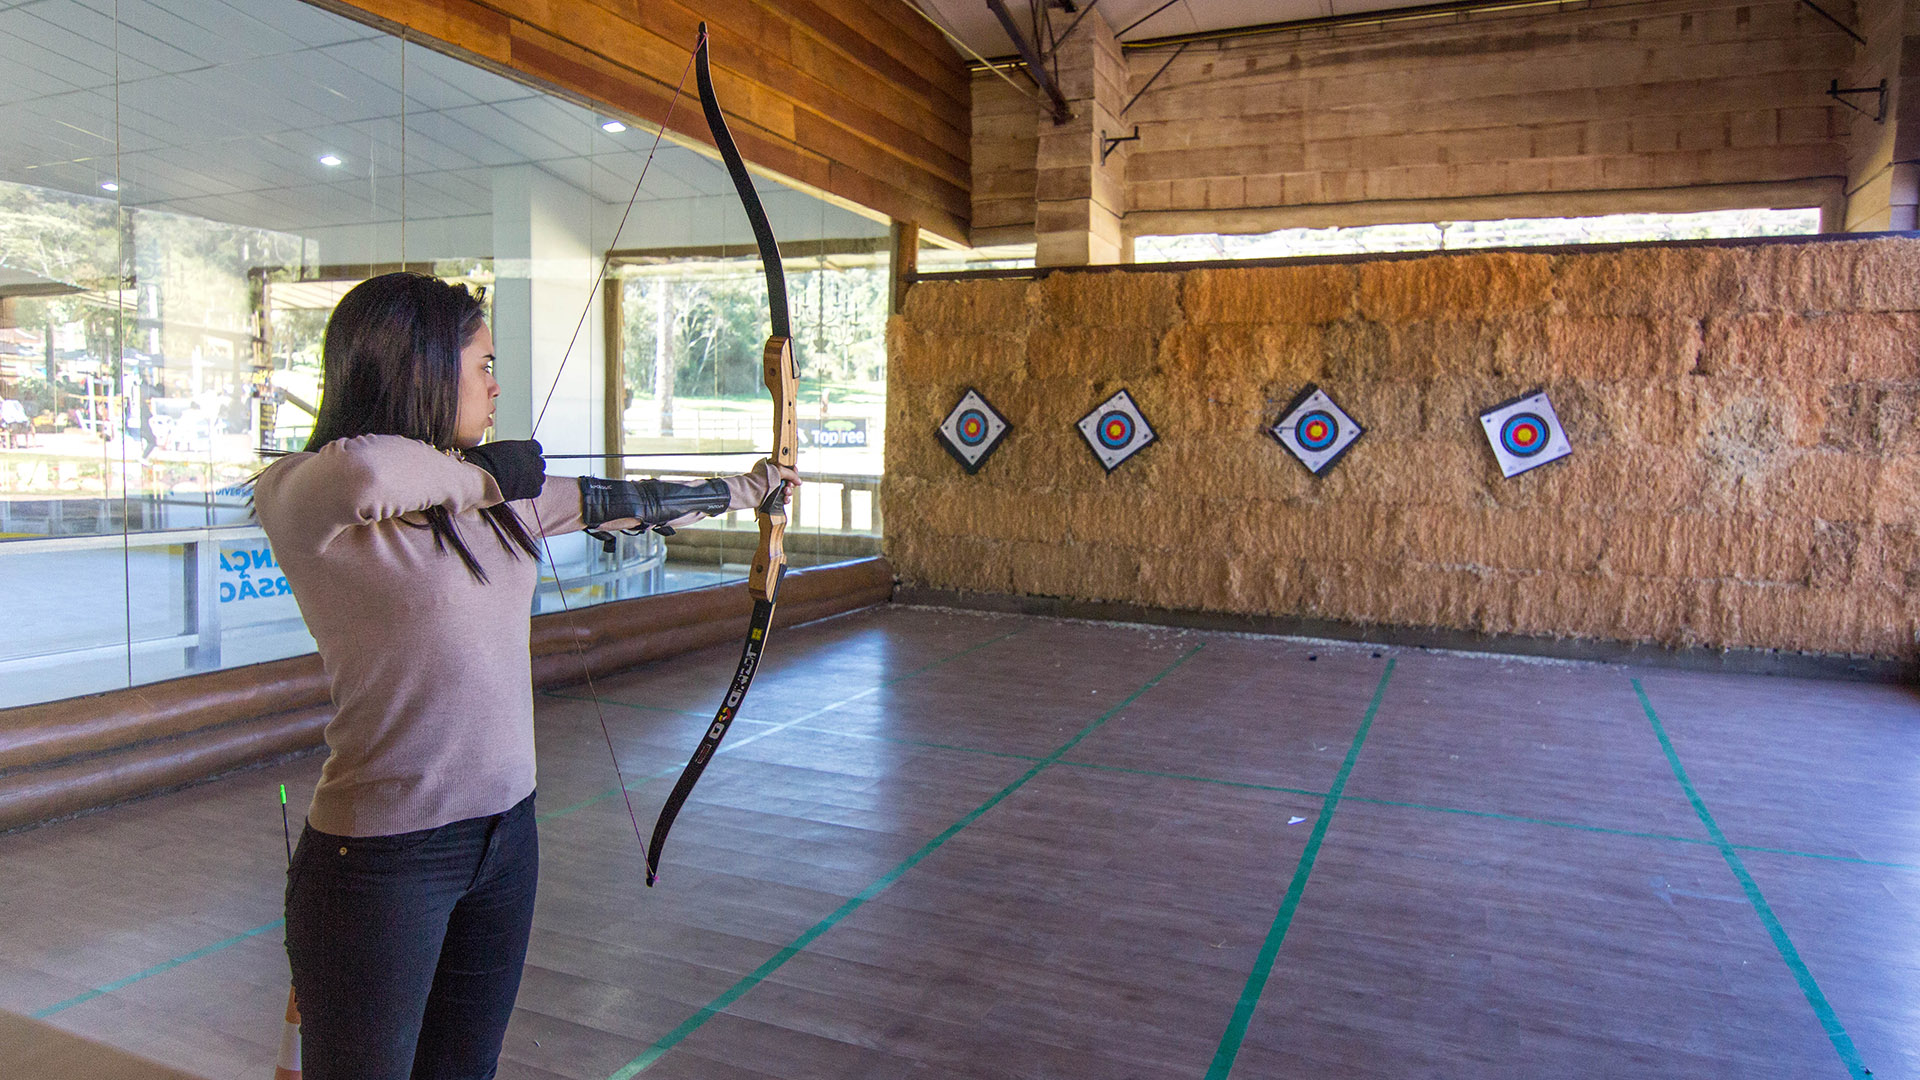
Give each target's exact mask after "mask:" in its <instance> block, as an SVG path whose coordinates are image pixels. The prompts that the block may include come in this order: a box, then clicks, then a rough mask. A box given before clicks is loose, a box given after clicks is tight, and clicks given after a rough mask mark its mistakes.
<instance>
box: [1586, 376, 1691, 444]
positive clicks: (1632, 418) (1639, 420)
mask: <svg viewBox="0 0 1920 1080" xmlns="http://www.w3.org/2000/svg"><path fill="white" fill-rule="evenodd" d="M1697 383H1698V380H1685V381H1680V380H1666V379H1663V380H1657V381H1634V382H1622V383H1612V384H1609V385H1606V386H1605V387H1604V390H1605V394H1606V396H1607V399H1608V402H1609V406H1610V407H1609V408H1608V409H1607V410H1606V417H1607V423H1608V424H1609V425H1611V429H1612V432H1613V435H1614V437H1615V438H1616V439H1618V440H1620V441H1623V442H1632V443H1636V444H1641V445H1648V446H1666V447H1691V446H1694V445H1695V444H1697V443H1698V442H1699V441H1700V438H1701V436H1702V434H1703V433H1704V432H1705V430H1706V425H1707V413H1706V410H1705V408H1704V407H1703V403H1702V397H1701V394H1700V389H1699V387H1698V385H1697ZM1595 389H1599V388H1597V387H1596V388H1595ZM1587 430H1588V429H1586V428H1582V431H1583V436H1582V443H1583V444H1584V442H1585V434H1584V433H1585V432H1586V431H1587Z"/></svg>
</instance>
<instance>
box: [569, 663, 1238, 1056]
mask: <svg viewBox="0 0 1920 1080" xmlns="http://www.w3.org/2000/svg"><path fill="white" fill-rule="evenodd" d="M1200 649H1201V646H1200V645H1195V646H1194V647H1193V648H1191V649H1188V650H1187V651H1186V652H1184V653H1181V654H1180V657H1179V659H1177V660H1175V661H1174V662H1173V663H1172V664H1170V665H1168V666H1167V667H1166V668H1165V669H1164V670H1162V671H1161V672H1160V673H1159V674H1157V675H1155V676H1154V677H1153V678H1151V679H1149V680H1147V682H1146V684H1145V685H1143V686H1141V687H1140V688H1139V689H1138V690H1135V691H1134V692H1133V693H1131V694H1128V695H1127V697H1126V700H1124V701H1122V702H1120V704H1118V705H1115V706H1114V707H1113V708H1111V709H1108V710H1107V711H1106V712H1104V713H1101V714H1100V716H1099V717H1098V718H1097V719H1095V720H1094V721H1093V722H1092V723H1090V724H1088V725H1087V726H1086V727H1084V728H1081V729H1080V731H1079V732H1078V733H1077V734H1075V735H1074V736H1073V738H1071V739H1068V740H1067V741H1066V742H1064V743H1062V744H1060V747H1059V748H1058V749H1056V750H1055V751H1054V752H1053V753H1051V754H1049V755H1047V756H1046V757H1044V758H1042V759H1040V760H1039V761H1038V762H1036V763H1035V764H1034V766H1033V767H1032V768H1030V769H1028V770H1027V771H1026V772H1024V773H1022V774H1021V775H1020V778H1019V779H1017V780H1015V781H1014V782H1013V783H1011V784H1008V785H1007V786H1006V787H1004V788H1001V789H1000V790H999V792H997V793H996V794H995V795H994V796H993V797H992V798H990V799H988V800H987V801H986V802H984V803H981V804H980V805H979V806H976V807H974V808H973V809H972V810H970V811H968V812H967V814H966V816H964V817H962V818H961V819H960V820H959V821H956V822H954V823H953V824H952V825H950V826H948V827H947V829H946V831H944V832H942V833H941V834H940V835H939V836H936V837H934V838H933V839H932V840H929V841H927V843H926V844H925V845H924V846H922V847H921V848H920V850H918V851H916V852H914V853H913V854H912V855H909V856H907V857H906V858H905V859H904V860H902V861H901V862H900V863H899V865H897V866H895V867H894V868H893V869H891V870H889V871H887V872H886V873H885V874H883V875H881V877H880V878H879V879H878V880H876V881H875V882H874V883H873V884H871V885H868V886H867V887H866V888H865V889H862V890H861V891H860V893H859V894H858V895H856V896H854V897H853V898H852V899H851V900H848V901H847V902H846V903H844V904H841V905H840V906H839V907H838V908H835V909H834V911H833V913H832V914H830V915H828V916H827V917H826V918H824V919H821V920H820V921H819V922H817V923H815V924H813V926H811V927H810V928H808V929H807V931H806V932H805V933H803V934H801V935H800V936H799V937H797V938H795V939H794V940H793V942H792V943H791V944H789V945H788V946H786V947H785V948H783V949H781V950H780V951H779V952H777V953H775V954H773V956H771V957H769V958H768V959H767V961H766V962H765V963H763V964H761V965H760V966H759V967H757V968H755V969H753V971H751V972H749V973H748V974H747V975H745V976H744V977H742V978H741V979H740V981H739V982H736V983H734V984H733V985H732V986H731V987H728V988H727V990H726V991H725V992H724V993H722V994H721V995H720V996H719V997H716V998H714V999H713V1000H712V1001H710V1002H708V1003H707V1005H706V1006H705V1007H704V1008H702V1009H701V1010H700V1011H699V1012H697V1013H694V1014H693V1015H692V1016H690V1017H688V1018H687V1019H686V1020H684V1021H682V1022H681V1023H680V1025H679V1026H678V1027H676V1028H674V1029H673V1030H672V1031H669V1032H667V1033H666V1034H665V1035H663V1036H661V1037H660V1039H659V1040H658V1041H657V1042H655V1043H654V1044H653V1045H652V1046H650V1047H648V1048H647V1049H646V1051H645V1052H644V1053H642V1054H641V1055H640V1056H639V1057H636V1058H634V1059H633V1060H632V1061H629V1062H627V1064H626V1065H624V1066H622V1067H621V1068H620V1069H618V1070H616V1071H615V1072H614V1073H613V1075H612V1076H610V1077H608V1078H607V1080H631V1078H632V1077H634V1076H636V1075H638V1074H639V1073H641V1072H643V1071H645V1070H646V1069H647V1068H648V1067H649V1066H651V1065H652V1064H653V1063H654V1062H656V1061H659V1060H660V1058H661V1057H663V1056H665V1054H666V1053H667V1051H669V1050H671V1049H673V1048H674V1047H675V1046H677V1045H679V1043H680V1042H681V1041H682V1040H684V1039H685V1038H686V1037H687V1036H689V1035H691V1034H693V1033H694V1032H695V1031H698V1030H699V1029H700V1028H701V1027H702V1026H703V1025H705V1024H706V1022H707V1021H709V1020H711V1019H713V1017H714V1016H716V1015H717V1014H719V1013H720V1012H721V1011H722V1010H724V1009H725V1008H726V1007H727V1006H729V1005H731V1004H733V1003H734V1002H736V1001H738V1000H740V998H742V997H743V996H745V995H746V993H747V992H748V991H749V990H752V989H753V988H754V987H755V986H758V985H759V984H760V983H761V982H762V981H763V980H765V979H766V977H767V976H769V975H771V974H773V973H774V972H775V971H776V970H778V969H779V968H780V966H781V965H783V964H785V963H786V962H787V961H789V960H791V959H793V958H794V957H795V956H797V955H799V953H800V952H801V950H803V949H805V948H806V947H807V946H808V945H809V944H811V943H812V942H813V941H814V940H815V939H816V938H818V937H819V936H820V935H822V934H824V933H826V932H827V931H829V930H831V929H833V928H834V926H836V925H837V924H839V923H840V921H841V920H843V919H845V918H846V917H847V916H849V915H851V914H853V913H854V912H855V911H858V910H859V909H860V908H861V907H862V906H864V905H865V904H866V903H867V901H869V900H871V899H873V898H874V897H876V896H878V895H880V894H881V893H882V892H884V891H885V890H886V888H887V886H889V885H892V884H893V883H894V882H896V881H898V880H900V877H901V875H903V874H905V873H906V872H907V871H908V870H911V869H913V867H914V866H915V865H916V864H918V863H919V862H920V860H922V859H924V858H926V857H927V856H929V855H931V854H933V853H934V852H935V851H937V850H939V849H940V847H941V846H942V845H943V844H945V843H946V842H947V841H948V840H951V839H953V837H955V836H957V835H959V833H960V831H961V830H963V829H965V828H966V827H967V826H969V825H971V824H973V823H974V822H975V821H978V820H980V817H981V816H982V815H983V814H985V813H986V812H987V811H989V810H991V809H993V808H994V807H996V806H998V805H1000V803H1001V801H1002V800H1004V799H1005V798H1006V797H1007V796H1009V795H1011V794H1013V793H1014V792H1016V791H1018V790H1020V788H1022V787H1024V786H1025V785H1026V783H1027V781H1029V780H1032V779H1033V778H1034V777H1036V776H1038V775H1040V773H1041V772H1043V771H1045V770H1046V768H1047V767H1048V766H1049V765H1053V764H1055V763H1057V762H1058V761H1059V760H1060V758H1061V757H1062V756H1063V755H1065V754H1066V752H1067V751H1069V750H1071V749H1073V748H1074V747H1075V746H1077V745H1079V744H1080V741H1081V740H1082V739H1085V738H1086V737H1087V736H1088V735H1091V734H1093V733H1094V732H1095V731H1098V730H1099V729H1100V727H1101V726H1102V725H1103V724H1105V723H1106V722H1107V721H1108V720H1110V719H1112V718H1113V717H1114V716H1115V715H1117V714H1118V713H1119V712H1120V710H1122V709H1124V708H1126V707H1127V706H1128V705H1131V704H1133V702H1134V701H1135V700H1136V699H1138V698H1139V697H1140V695H1142V694H1144V693H1146V692H1147V691H1149V690H1151V689H1153V688H1154V687H1155V686H1156V685H1158V684H1159V682H1160V680H1162V679H1164V678H1166V677H1167V676H1168V675H1171V674H1172V673H1173V672H1174V670H1175V669H1177V668H1178V667H1180V665H1182V664H1184V663H1186V662H1187V660H1188V659H1189V658H1190V657H1192V656H1193V654H1194V653H1197V652H1199V651H1200Z"/></svg>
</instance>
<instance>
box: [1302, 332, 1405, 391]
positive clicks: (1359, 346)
mask: <svg viewBox="0 0 1920 1080" xmlns="http://www.w3.org/2000/svg"><path fill="white" fill-rule="evenodd" d="M1392 347H1393V342H1392V333H1391V331H1390V330H1389V329H1388V328H1387V327H1386V326H1384V325H1382V324H1380V323H1376V322H1340V323H1334V324H1332V325H1330V326H1328V327H1327V328H1326V331H1325V332H1324V333H1323V334H1322V335H1321V337H1320V352H1321V362H1320V370H1321V372H1322V373H1324V375H1325V376H1326V378H1327V379H1328V380H1330V381H1337V382H1345V383H1349V384H1357V383H1365V382H1370V381H1375V380H1385V379H1391V378H1395V377H1396V376H1394V375H1393V374H1392V362H1391V352H1392ZM1398 377H1400V378H1404V377H1405V376H1398Z"/></svg>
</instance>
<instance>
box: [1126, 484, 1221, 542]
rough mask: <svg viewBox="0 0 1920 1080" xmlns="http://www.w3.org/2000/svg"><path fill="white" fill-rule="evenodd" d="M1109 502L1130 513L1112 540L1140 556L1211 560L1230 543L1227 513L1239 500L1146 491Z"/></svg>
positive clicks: (1200, 494)
mask: <svg viewBox="0 0 1920 1080" xmlns="http://www.w3.org/2000/svg"><path fill="white" fill-rule="evenodd" d="M1110 498H1111V500H1112V501H1114V502H1117V503H1121V504H1122V506H1123V507H1124V508H1125V509H1126V510H1128V511H1130V514H1129V515H1128V516H1127V518H1126V520H1125V521H1124V523H1123V524H1122V527H1121V529H1122V531H1120V532H1119V533H1117V534H1115V536H1114V539H1115V540H1117V541H1118V542H1121V543H1126V544H1130V545H1132V546H1133V547H1136V548H1138V549H1140V550H1141V551H1142V552H1158V551H1168V552H1174V553H1176V554H1179V555H1185V554H1187V553H1193V552H1205V553H1207V554H1208V555H1209V556H1212V555H1218V554H1221V553H1224V551H1225V549H1226V548H1227V546H1228V544H1229V542H1230V541H1231V539H1232V524H1231V519H1230V516H1229V515H1228V513H1227V510H1228V508H1230V507H1232V506H1233V505H1236V504H1237V502H1238V500H1229V499H1217V498H1212V497H1209V496H1208V495H1206V494H1204V493H1201V492H1196V491H1184V490H1183V491H1167V490H1165V489H1160V488H1151V489H1147V490H1146V491H1145V492H1144V497H1134V496H1133V495H1132V494H1131V493H1120V494H1118V495H1115V496H1110Z"/></svg>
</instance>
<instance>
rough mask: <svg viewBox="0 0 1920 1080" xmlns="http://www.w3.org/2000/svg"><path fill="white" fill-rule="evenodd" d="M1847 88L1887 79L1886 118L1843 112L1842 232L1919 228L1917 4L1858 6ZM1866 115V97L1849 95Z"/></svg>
mask: <svg viewBox="0 0 1920 1080" xmlns="http://www.w3.org/2000/svg"><path fill="white" fill-rule="evenodd" d="M1857 10H1858V12H1859V18H1860V24H1859V28H1860V32H1861V36H1863V37H1865V38H1866V39H1867V43H1866V44H1865V45H1862V46H1860V47H1858V48H1857V49H1856V50H1855V59H1854V64H1853V67H1852V68H1851V69H1849V71H1848V73H1847V76H1846V78H1847V85H1848V86H1850V87H1863V86H1875V85H1878V83H1879V82H1880V80H1881V79H1885V80H1887V115H1886V118H1885V120H1884V121H1883V122H1881V123H1877V124H1876V123H1874V121H1873V118H1872V117H1870V116H1862V115H1860V114H1859V113H1857V112H1854V111H1853V110H1851V109H1846V108H1844V107H1842V108H1841V114H1840V115H1841V116H1842V117H1843V122H1844V123H1846V124H1847V125H1848V129H1847V130H1848V134H1847V138H1846V145H1847V210H1846V231H1848V232H1875V231H1880V230H1886V229H1914V228H1920V0H1863V2H1862V3H1860V4H1859V6H1858V8H1857ZM1852 101H1853V102H1854V104H1856V105H1859V106H1861V107H1862V108H1865V109H1867V110H1868V111H1872V110H1873V108H1874V106H1875V105H1876V104H1877V102H1876V101H1875V100H1874V96H1873V95H1871V94H1857V95H1853V96H1852Z"/></svg>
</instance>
